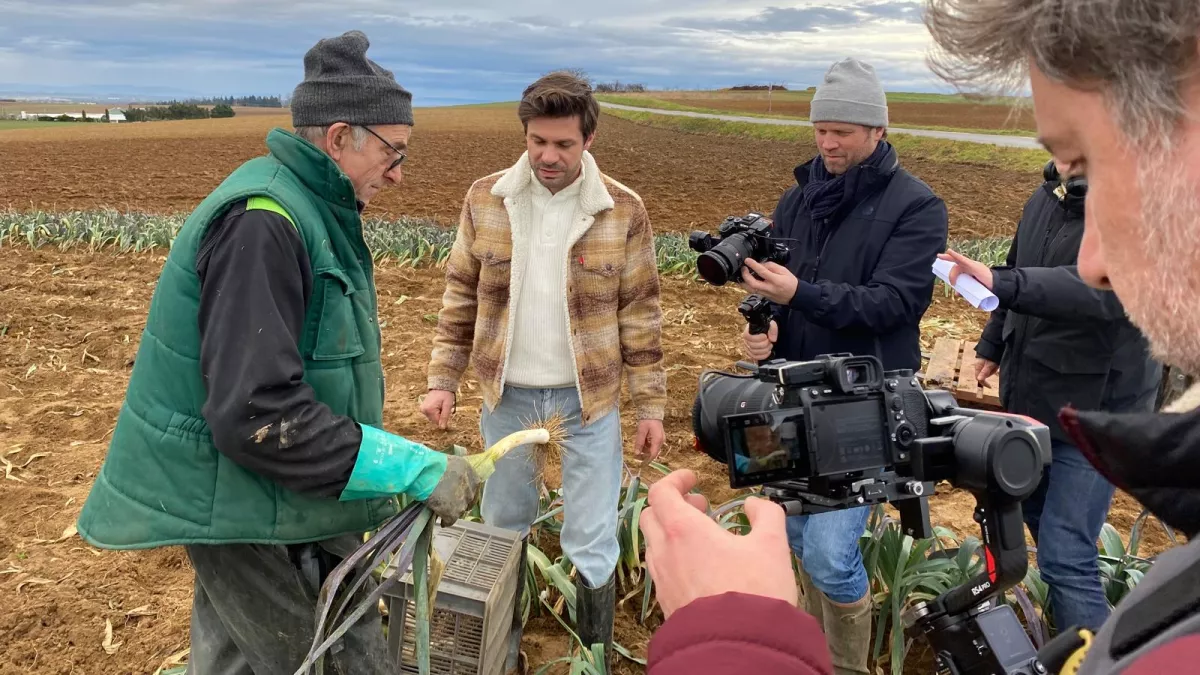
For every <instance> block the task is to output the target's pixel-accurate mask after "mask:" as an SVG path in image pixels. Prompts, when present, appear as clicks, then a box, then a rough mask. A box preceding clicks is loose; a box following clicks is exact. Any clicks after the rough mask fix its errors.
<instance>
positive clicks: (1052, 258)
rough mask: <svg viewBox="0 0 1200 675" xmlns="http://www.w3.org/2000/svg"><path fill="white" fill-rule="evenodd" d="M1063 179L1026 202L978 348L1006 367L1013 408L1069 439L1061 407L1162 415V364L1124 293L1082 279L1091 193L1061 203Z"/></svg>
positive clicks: (1003, 373) (1003, 388) (1004, 382)
mask: <svg viewBox="0 0 1200 675" xmlns="http://www.w3.org/2000/svg"><path fill="white" fill-rule="evenodd" d="M1058 185H1059V183H1058V182H1057V181H1048V182H1046V183H1044V184H1043V185H1042V186H1041V187H1040V188H1038V190H1037V192H1035V193H1034V194H1033V196H1032V197H1030V199H1029V201H1028V202H1026V204H1025V211H1024V213H1023V214H1022V216H1021V222H1020V223H1019V224H1018V225H1017V233H1016V236H1014V237H1013V242H1012V245H1011V247H1010V249H1009V252H1008V258H1007V260H1006V264H1005V265H1004V266H1003V267H997V268H994V269H993V271H992V275H993V283H992V286H993V289H992V291H993V292H994V293H995V294H996V297H997V298H998V299H999V300H1000V307H999V309H997V310H996V311H994V312H992V316H991V319H990V320H989V321H988V324H987V327H986V328H984V331H983V336H982V338H981V339H980V341H979V344H978V345H976V347H975V353H976V355H978V356H979V357H981V358H984V359H987V360H989V361H992V362H994V363H999V364H1000V400H1001V402H1002V403H1003V404H1004V407H1005V409H1006V410H1008V411H1009V412H1012V413H1017V414H1022V415H1028V416H1029V417H1032V418H1034V419H1036V420H1038V421H1039V422H1042V423H1043V424H1046V425H1047V426H1049V427H1050V433H1051V436H1052V437H1053V438H1055V439H1056V440H1059V441H1063V442H1068V443H1069V442H1070V440H1069V437H1068V435H1067V434H1066V432H1065V431H1064V430H1063V429H1062V427H1061V426H1060V425H1059V424H1057V423H1056V420H1057V419H1058V413H1059V411H1060V410H1062V409H1063V408H1064V407H1066V406H1067V405H1070V406H1072V407H1074V408H1075V409H1077V410H1106V411H1109V412H1138V411H1143V412H1149V411H1152V410H1153V409H1154V403H1155V397H1156V394H1157V391H1158V384H1159V381H1160V379H1161V377H1162V368H1161V366H1160V365H1159V364H1158V363H1157V362H1155V361H1154V360H1153V359H1152V358H1151V357H1150V355H1149V351H1148V346H1147V343H1146V341H1145V338H1144V337H1143V336H1142V334H1141V332H1140V331H1138V329H1137V328H1135V327H1134V326H1133V324H1131V323H1130V322H1129V320H1128V319H1127V318H1126V317H1125V310H1124V308H1123V307H1122V306H1121V302H1120V300H1118V299H1117V296H1116V294H1115V293H1113V292H1112V291H1102V290H1098V289H1095V288H1092V287H1090V286H1088V285H1087V284H1086V283H1084V281H1083V280H1082V279H1080V277H1079V272H1078V268H1077V267H1076V261H1077V259H1078V256H1079V244H1080V241H1081V240H1082V238H1083V219H1084V213H1083V197H1082V196H1078V197H1076V196H1065V198H1064V199H1061V200H1060V199H1059V197H1058V196H1057V195H1056V194H1055V192H1054V190H1055V188H1057V187H1058Z"/></svg>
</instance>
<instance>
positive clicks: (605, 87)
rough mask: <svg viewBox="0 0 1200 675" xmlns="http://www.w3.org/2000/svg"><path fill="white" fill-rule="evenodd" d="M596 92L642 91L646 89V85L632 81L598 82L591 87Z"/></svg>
mask: <svg viewBox="0 0 1200 675" xmlns="http://www.w3.org/2000/svg"><path fill="white" fill-rule="evenodd" d="M593 89H595V90H596V92H597V93H601V94H615V93H620V92H643V91H646V85H644V84H638V83H634V82H621V81H613V82H598V83H596V85H595V86H594V87H593Z"/></svg>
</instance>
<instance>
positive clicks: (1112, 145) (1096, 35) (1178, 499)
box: [642, 0, 1200, 675]
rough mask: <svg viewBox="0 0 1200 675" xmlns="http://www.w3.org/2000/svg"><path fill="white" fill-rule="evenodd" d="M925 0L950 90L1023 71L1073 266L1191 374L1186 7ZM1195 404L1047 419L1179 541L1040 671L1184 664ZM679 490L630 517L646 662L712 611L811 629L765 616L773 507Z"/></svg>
mask: <svg viewBox="0 0 1200 675" xmlns="http://www.w3.org/2000/svg"><path fill="white" fill-rule="evenodd" d="M927 2H928V13H927V18H926V22H927V25H928V26H929V28H930V32H931V33H932V35H933V38H934V40H935V41H936V43H937V44H938V45H939V46H940V47H941V50H942V51H941V54H940V55H938V56H937V57H936V58H935V59H934V67H935V69H936V70H937V71H938V72H939V73H940V74H941V75H942V76H943V77H945V78H946V79H948V80H950V81H952V82H958V83H960V84H966V83H982V82H985V81H991V82H998V83H1001V84H1005V83H1006V84H1009V85H1013V84H1016V85H1020V84H1023V83H1024V82H1025V78H1026V77H1027V76H1028V78H1029V81H1030V82H1031V84H1032V90H1033V102H1034V108H1035V113H1036V118H1037V125H1038V133H1039V136H1040V137H1041V139H1042V142H1043V143H1045V145H1046V146H1047V147H1048V148H1049V149H1050V151H1051V152H1052V153H1053V155H1054V159H1055V160H1056V161H1057V162H1058V163H1059V164H1061V165H1062V166H1064V167H1066V168H1067V172H1068V173H1071V174H1078V175H1086V176H1087V179H1088V196H1087V209H1086V221H1085V229H1084V235H1083V240H1082V243H1081V245H1080V251H1079V274H1080V276H1081V277H1082V278H1083V279H1084V280H1085V281H1086V282H1088V284H1090V285H1092V286H1094V287H1096V288H1102V289H1109V288H1111V289H1112V290H1114V291H1115V292H1116V294H1117V296H1118V298H1119V299H1120V301H1121V304H1122V305H1123V307H1124V308H1125V311H1126V312H1127V313H1128V314H1129V316H1130V318H1131V319H1132V320H1133V322H1134V323H1135V324H1136V325H1137V326H1138V327H1139V328H1140V329H1141V330H1142V331H1143V332H1144V333H1145V334H1146V337H1147V338H1148V341H1149V342H1150V345H1151V348H1152V350H1153V353H1154V355H1155V357H1156V358H1158V359H1159V360H1160V361H1162V362H1164V363H1167V364H1171V365H1175V366H1178V367H1181V368H1183V369H1185V370H1186V371H1188V372H1193V373H1194V372H1197V371H1200V248H1198V247H1197V240H1198V239H1200V3H1197V2H1196V0H1087V1H1085V0H927ZM1197 404H1200V390H1197V389H1195V388H1194V389H1192V390H1191V391H1189V392H1188V393H1187V394H1185V395H1184V396H1183V397H1182V398H1181V399H1179V400H1178V401H1176V402H1175V403H1174V404H1172V406H1171V407H1170V408H1169V409H1168V410H1167V411H1165V412H1163V413H1145V412H1142V413H1135V412H1131V413H1119V414H1118V413H1104V412H1081V411H1077V410H1074V409H1072V408H1067V409H1065V410H1063V412H1062V413H1061V414H1060V417H1059V421H1060V423H1061V424H1062V425H1063V426H1064V427H1065V428H1066V430H1067V431H1068V432H1070V433H1071V435H1072V437H1073V439H1074V440H1075V441H1076V443H1077V444H1078V447H1079V449H1080V450H1081V451H1082V452H1083V453H1084V454H1085V455H1086V456H1087V457H1088V459H1089V461H1091V463H1092V464H1093V465H1094V466H1095V467H1096V468H1097V469H1098V470H1099V471H1100V472H1101V473H1103V474H1104V475H1105V476H1106V477H1107V478H1108V479H1109V480H1110V481H1112V482H1113V483H1114V484H1115V485H1116V486H1117V487H1119V488H1122V489H1124V490H1125V491H1127V492H1129V493H1130V494H1131V495H1133V496H1134V497H1135V498H1137V499H1138V500H1139V501H1141V502H1142V503H1143V504H1145V505H1146V506H1147V507H1148V508H1149V509H1150V510H1151V511H1152V512H1153V513H1154V515H1155V516H1157V517H1158V518H1160V519H1161V520H1162V521H1163V522H1165V523H1167V524H1169V525H1171V526H1173V527H1175V528H1177V529H1179V530H1180V531H1182V532H1183V533H1184V534H1186V535H1187V536H1188V537H1189V539H1190V543H1188V544H1187V545H1185V546H1181V547H1179V548H1176V549H1173V550H1169V551H1167V552H1165V553H1163V554H1162V555H1160V556H1159V557H1158V558H1157V560H1156V562H1155V563H1154V566H1153V568H1152V569H1151V570H1150V572H1149V573H1147V574H1146V576H1145V577H1144V578H1143V580H1142V581H1141V583H1140V584H1138V586H1137V587H1136V588H1135V589H1134V590H1133V591H1131V592H1130V594H1129V595H1128V596H1126V597H1125V599H1124V600H1122V601H1121V604H1119V605H1118V606H1117V607H1116V608H1115V610H1114V612H1113V614H1112V616H1110V617H1109V620H1108V621H1107V622H1105V624H1104V625H1103V626H1102V627H1101V629H1100V630H1099V632H1098V633H1096V634H1095V635H1091V634H1090V633H1089V632H1087V631H1078V632H1071V631H1068V632H1065V633H1063V634H1061V635H1060V636H1059V637H1058V638H1057V639H1056V641H1055V644H1054V645H1053V646H1052V647H1051V646H1049V645H1048V646H1047V648H1046V649H1044V650H1043V651H1042V652H1041V654H1042V655H1043V656H1044V658H1045V660H1046V661H1047V663H1046V666H1047V667H1048V669H1049V671H1050V672H1061V673H1068V672H1069V673H1072V674H1073V675H1110V674H1116V673H1121V674H1122V675H1149V674H1151V673H1155V674H1157V673H1163V672H1191V671H1193V670H1194V669H1195V664H1196V662H1197V660H1198V659H1200V612H1197V608H1198V607H1200V538H1197V536H1196V535H1197V534H1200V497H1198V496H1197V494H1196V481H1197V476H1198V475H1200V410H1198V409H1197ZM680 473H682V472H680ZM694 484H695V482H694V480H693V479H691V478H690V477H687V476H680V477H679V478H677V479H675V480H673V481H672V482H665V481H660V483H659V485H661V486H662V487H661V488H659V486H658V485H656V486H655V487H656V488H659V489H658V490H657V492H656V493H653V494H651V496H650V508H649V509H646V510H645V511H643V512H642V520H643V522H644V523H646V524H647V525H649V530H648V532H647V537H646V541H647V560H653V561H654V562H653V563H651V572H652V574H653V575H654V580H655V585H656V587H657V591H658V593H659V595H660V597H664V598H668V599H669V602H663V607H664V611H670V612H671V617H670V618H669V619H668V620H667V622H666V624H665V625H664V626H663V627H662V628H661V629H660V630H659V632H658V633H657V634H656V635H655V637H654V640H653V641H652V642H651V644H650V655H649V661H650V673H652V674H654V673H657V672H661V673H667V672H671V669H670V668H669V667H667V666H665V665H663V664H666V663H668V660H669V659H671V658H672V656H673V653H672V651H671V649H672V648H674V647H675V646H676V645H679V644H685V643H686V642H687V641H688V640H689V639H694V637H695V636H697V635H700V634H704V633H703V631H704V629H705V628H706V627H707V626H709V625H712V624H716V623H717V622H721V624H722V625H737V624H739V623H741V622H744V621H746V620H747V618H753V617H755V616H760V615H764V614H765V613H767V612H772V615H771V618H772V622H771V624H770V625H771V626H773V627H774V628H773V629H772V631H771V632H769V633H766V634H763V633H762V632H760V634H759V636H757V637H756V641H757V642H758V643H760V644H779V643H780V642H781V641H780V640H779V636H781V635H782V634H784V633H785V632H786V631H794V630H796V628H797V627H803V626H805V625H808V626H811V625H812V624H811V619H808V618H807V617H805V616H804V615H803V613H801V612H799V611H796V612H792V613H791V614H790V615H787V616H786V617H785V616H784V615H783V614H782V612H780V611H779V608H780V606H781V605H782V604H784V603H787V602H788V601H789V600H791V598H794V590H792V589H789V588H788V586H789V583H790V580H789V579H788V578H787V575H786V574H785V572H786V562H787V560H786V556H785V555H783V554H782V552H781V548H782V542H783V538H784V530H783V526H782V523H781V522H780V521H781V520H782V518H780V517H779V514H778V513H775V514H774V515H773V518H772V519H768V518H767V514H766V513H765V512H767V511H779V510H778V509H777V508H776V509H768V508H767V507H766V506H764V507H761V508H758V509H756V511H757V512H758V513H757V515H759V517H760V519H761V520H763V521H764V527H762V528H759V527H757V526H756V527H755V529H754V531H755V532H757V533H758V536H756V537H733V536H731V535H728V533H726V532H723V531H721V529H720V527H719V526H717V525H716V524H715V523H711V521H710V520H709V519H706V518H704V517H703V515H702V513H701V512H700V511H697V510H696V509H695V508H692V507H700V506H702V504H697V503H695V501H696V500H693V499H688V498H687V497H685V495H686V494H687V492H688V491H689V490H690V489H691V487H692V485H694ZM689 503H690V505H689ZM697 516H699V517H697ZM681 524H683V525H684V526H685V528H686V529H681ZM664 531H666V532H671V533H673V535H674V536H669V537H668V536H664V535H662V532H664ZM681 531H682V532H686V534H680V532H681ZM651 532H652V533H654V534H653V535H651ZM750 561H755V562H754V564H753V565H751V564H750ZM688 563H690V564H691V566H692V567H691V568H690V569H688V573H687V575H686V578H685V579H678V576H679V575H677V574H675V572H676V571H677V570H681V569H683V568H684V565H686V564H688ZM734 571H736V573H734ZM693 654H694V652H693ZM791 655H792V656H794V658H795V662H796V663H808V664H815V665H814V666H813V667H812V668H810V672H824V668H821V667H820V666H821V663H820V662H821V659H822V654H821V650H820V648H819V647H818V646H816V645H814V644H812V643H811V642H808V643H805V644H803V645H802V646H800V647H796V648H795V649H794V650H793V651H792V652H791ZM776 657H778V654H773V655H769V656H768V655H763V656H760V657H759V658H758V659H757V660H755V659H751V658H750V657H749V656H748V655H746V654H743V655H742V658H741V659H740V660H739V662H738V670H739V671H740V672H766V670H765V669H764V668H762V667H759V666H761V665H762V663H763V662H765V661H766V660H767V659H768V658H776ZM825 658H827V656H826V657H825ZM656 667H657V670H656ZM691 672H715V671H714V670H708V671H702V670H693V671H691ZM730 672H733V671H732V670H730ZM776 672H781V671H776ZM796 672H802V671H800V670H799V669H796Z"/></svg>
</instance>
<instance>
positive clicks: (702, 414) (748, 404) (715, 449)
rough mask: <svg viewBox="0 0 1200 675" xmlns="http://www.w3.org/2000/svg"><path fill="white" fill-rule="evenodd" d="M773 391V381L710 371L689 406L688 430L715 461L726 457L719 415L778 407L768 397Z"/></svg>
mask: <svg viewBox="0 0 1200 675" xmlns="http://www.w3.org/2000/svg"><path fill="white" fill-rule="evenodd" d="M774 392H775V385H774V384H771V383H769V382H763V381H762V380H759V379H757V378H753V377H739V376H735V375H728V374H725V373H710V374H709V376H708V378H707V379H704V380H701V382H700V388H699V391H698V392H697V393H696V401H695V403H694V404H693V406H692V432H693V433H694V434H695V435H696V440H697V442H698V444H699V446H700V449H701V450H703V451H704V453H705V454H707V455H708V456H709V457H712V458H713V459H715V460H717V461H718V462H724V461H726V456H727V455H728V449H727V448H726V447H725V439H724V438H723V437H722V435H721V427H720V425H719V421H720V420H721V418H722V417H725V416H726V415H733V414H736V413H750V412H767V411H770V410H774V409H775V408H776V407H778V406H777V405H776V404H775V401H774V399H773V397H772V394H774Z"/></svg>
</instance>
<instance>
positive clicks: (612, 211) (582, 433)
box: [421, 73, 666, 666]
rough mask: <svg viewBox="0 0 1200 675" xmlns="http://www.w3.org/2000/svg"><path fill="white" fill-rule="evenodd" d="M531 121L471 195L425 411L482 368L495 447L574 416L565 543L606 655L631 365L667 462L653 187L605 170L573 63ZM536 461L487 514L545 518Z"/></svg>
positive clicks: (538, 88)
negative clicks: (624, 398)
mask: <svg viewBox="0 0 1200 675" xmlns="http://www.w3.org/2000/svg"><path fill="white" fill-rule="evenodd" d="M519 116H520V118H521V121H522V123H523V124H524V126H525V131H526V133H525V136H526V145H527V151H526V153H524V154H523V155H522V156H521V158H520V160H519V161H518V162H517V163H516V164H515V165H513V166H512V167H510V168H509V169H506V170H504V171H500V172H498V173H495V174H492V175H490V176H487V177H484V178H481V179H479V180H478V181H476V182H475V184H474V185H472V186H471V188H470V190H469V191H468V193H467V197H466V200H465V203H464V205H463V211H462V216H461V221H460V223H459V228H458V234H457V238H456V239H455V242H454V246H453V248H452V250H451V253H450V258H449V261H448V263H447V268H446V290H445V294H444V296H443V301H442V310H441V312H440V314H439V315H438V327H437V335H436V337H435V339H434V346H433V353H432V358H431V362H430V365H429V384H428V386H429V392H428V394H427V395H426V396H425V399H424V401H423V402H422V404H421V410H422V412H423V413H424V414H425V415H426V416H427V417H428V418H429V419H430V421H432V422H434V423H435V424H438V425H439V426H442V427H445V426H446V425H447V423H448V422H449V418H450V415H451V411H452V410H453V406H454V401H455V392H456V391H457V389H458V386H459V382H460V380H461V378H462V375H463V373H464V371H465V370H466V367H467V365H468V363H470V364H471V365H472V366H473V367H474V371H475V376H476V378H477V379H478V381H479V384H480V388H481V390H482V394H483V402H484V406H483V411H482V417H481V421H480V428H481V431H482V433H483V440H484V443H485V444H486V445H489V446H490V445H491V444H493V443H495V442H497V441H498V440H500V439H501V438H503V437H504V436H506V435H508V434H509V433H512V432H514V431H517V430H520V429H521V428H523V427H524V426H525V425H526V424H527V423H528V421H529V420H530V419H534V420H537V419H546V418H548V417H550V416H552V415H554V414H555V413H561V414H562V415H563V416H564V417H565V418H566V421H567V429H568V433H569V438H568V440H567V441H566V443H565V444H564V445H565V447H564V453H563V472H562V476H563V492H564V494H565V498H566V505H565V509H564V511H565V517H564V523H563V530H562V535H561V543H562V548H563V553H564V554H565V555H566V556H567V557H568V558H569V559H570V560H571V562H573V563H574V564H575V566H576V567H577V568H578V572H579V574H578V578H577V581H576V591H577V601H576V620H577V626H576V628H577V632H578V633H579V636H580V638H581V640H582V642H583V643H584V644H585V645H589V646H590V645H592V644H596V643H601V644H604V645H605V646H606V648H607V650H606V653H608V652H611V646H612V622H613V608H614V604H615V601H616V598H615V592H616V585H615V578H614V574H613V572H614V570H615V568H616V564H617V557H618V555H619V553H620V546H619V544H618V541H617V508H618V502H619V499H620V493H621V482H622V474H623V466H624V463H623V454H622V439H621V424H620V412H619V402H620V396H621V377H622V374H626V376H627V378H628V384H629V392H630V396H631V398H632V400H633V407H634V409H635V413H636V415H637V420H638V431H637V438H636V441H635V443H634V450H635V451H636V452H637V453H638V454H639V455H641V456H643V457H644V456H649V457H655V456H657V455H658V452H659V450H660V448H661V446H662V442H663V427H662V418H663V409H664V407H665V402H666V375H665V370H664V367H663V353H662V346H661V327H662V314H661V309H660V306H659V280H658V270H657V264H656V257H655V252H654V235H653V231H652V230H651V228H650V220H649V217H648V216H647V214H646V209H645V206H644V205H643V204H642V200H641V198H640V197H638V195H637V194H636V193H634V192H633V191H632V190H630V189H629V188H626V187H625V186H623V185H621V184H620V183H618V182H616V181H614V180H612V179H611V178H609V177H607V176H605V175H604V174H602V173H601V172H600V170H599V169H598V168H597V165H596V161H595V158H594V157H592V155H591V154H590V152H589V151H588V149H589V148H590V146H591V143H592V140H593V139H594V138H595V128H596V123H597V118H598V117H599V106H598V105H597V103H596V101H595V99H594V97H593V96H592V92H591V88H590V86H589V85H588V84H587V83H586V82H583V81H581V80H579V79H578V78H575V77H574V76H571V75H569V74H565V73H554V74H551V75H548V76H546V77H544V78H542V79H540V80H538V81H537V82H535V83H534V84H532V85H530V87H529V88H528V89H526V91H525V93H524V96H523V98H522V101H521V105H520V108H519ZM535 464H536V462H535V459H534V457H533V455H532V451H531V448H530V447H528V446H525V447H523V448H519V449H518V450H515V451H514V452H513V453H511V454H510V455H509V456H507V457H505V458H504V459H503V460H501V461H500V462H498V463H497V466H496V473H495V474H494V475H493V477H492V478H491V479H489V480H488V482H487V483H486V485H485V487H484V495H483V505H482V509H483V517H484V520H485V521H486V522H487V523H489V524H491V525H495V526H498V527H502V528H506V529H511V530H516V531H519V532H522V533H524V534H526V535H527V534H528V530H529V527H530V526H531V524H532V523H533V521H534V520H535V519H536V518H537V516H538V505H539V499H538V490H537V485H536V484H535V475H536V473H537V471H536V466H535ZM514 632H515V633H516V631H514ZM518 634H519V633H518ZM510 657H511V658H516V657H517V653H516V652H515V651H512V650H510ZM511 665H512V661H511V660H510V666H511Z"/></svg>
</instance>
